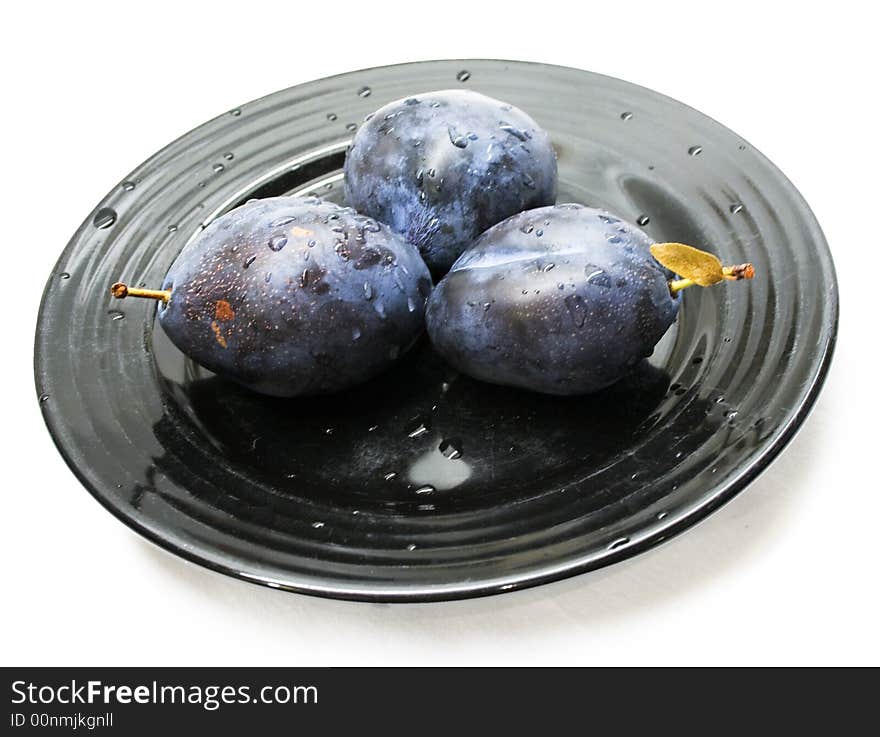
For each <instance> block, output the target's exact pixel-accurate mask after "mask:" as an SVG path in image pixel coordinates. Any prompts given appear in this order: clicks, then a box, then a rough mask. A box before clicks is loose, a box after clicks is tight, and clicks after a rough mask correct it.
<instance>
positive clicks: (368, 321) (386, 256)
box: [129, 197, 431, 397]
mask: <svg viewBox="0 0 880 737" xmlns="http://www.w3.org/2000/svg"><path fill="white" fill-rule="evenodd" d="M162 288H163V289H164V290H170V298H169V299H168V301H167V303H165V304H160V306H159V321H160V323H161V325H162V327H163V328H164V330H165V332H166V333H167V334H168V337H169V338H170V339H171V340H172V341H173V342H174V344H175V345H177V347H178V348H180V350H182V351H183V352H184V353H186V354H187V355H189V356H190V357H191V358H193V359H194V360H195V361H197V362H198V363H200V364H201V365H203V366H205V367H206V368H208V369H211V370H212V371H214V372H216V373H217V374H220V375H222V376H225V377H228V378H230V379H233V380H235V381H237V382H239V383H241V384H244V385H245V386H247V387H249V388H251V389H254V390H256V391H258V392H261V393H264V394H271V395H275V396H285V397H287V396H297V395H306V394H323V393H327V392H333V391H337V390H339V389H343V388H345V387H348V386H351V385H353V384H357V383H359V382H361V381H364V380H366V379H369V378H370V377H372V376H374V375H376V374H378V373H379V372H380V371H382V370H384V369H385V368H387V367H388V366H389V365H390V364H392V363H393V362H394V361H395V359H397V357H398V356H399V355H401V354H402V353H403V352H404V351H406V350H407V349H408V348H409V347H410V346H411V345H412V344H413V342H414V341H415V340H416V338H417V337H418V336H419V334H420V333H421V332H422V329H423V326H424V308H425V300H426V298H427V296H428V295H429V293H430V289H431V278H430V274H429V272H428V269H427V267H426V266H425V264H424V262H423V261H422V259H421V257H420V256H419V254H418V251H416V249H415V248H413V247H412V246H410V245H409V244H407V243H406V242H405V241H404V240H403V239H402V238H401V237H400V236H399V235H397V234H395V233H393V232H392V231H391V230H389V229H388V228H387V227H386V226H384V225H382V224H380V223H377V222H376V221H375V220H373V219H372V218H370V217H367V216H364V215H358V214H357V213H355V211H354V210H352V209H351V208H343V207H339V206H338V205H334V204H330V203H324V202H321V200H319V199H316V198H307V199H300V198H295V197H273V198H269V199H263V200H252V201H250V202H248V203H247V204H245V205H242V206H241V207H238V208H236V209H234V210H232V211H231V212H229V213H227V214H225V215H223V216H222V217H220V218H218V219H217V220H215V221H214V222H213V223H211V224H210V225H209V226H208V227H207V228H206V229H205V230H204V231H203V232H202V233H201V234H199V236H198V237H197V238H196V239H195V240H194V241H193V242H192V243H190V244H189V245H187V246H186V247H185V248H184V249H183V251H182V252H181V253H180V255H179V256H178V257H177V259H176V260H175V261H174V263H173V265H172V266H171V268H170V270H169V271H168V275H167V276H166V278H165V282H164V284H163V287H162ZM131 291H132V290H129V292H131Z"/></svg>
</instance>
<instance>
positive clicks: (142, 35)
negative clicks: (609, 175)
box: [0, 0, 880, 665]
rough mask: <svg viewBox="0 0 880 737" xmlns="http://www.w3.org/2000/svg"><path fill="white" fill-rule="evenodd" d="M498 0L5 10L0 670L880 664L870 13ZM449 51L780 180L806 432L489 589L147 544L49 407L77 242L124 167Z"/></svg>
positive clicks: (878, 202) (878, 196) (16, 6)
mask: <svg viewBox="0 0 880 737" xmlns="http://www.w3.org/2000/svg"><path fill="white" fill-rule="evenodd" d="M491 5H492V9H491V10H490V9H488V8H485V9H484V8H483V7H482V6H481V5H480V4H478V3H475V2H466V3H447V2H443V3H414V2H394V1H392V0H383V2H381V3H363V4H360V5H358V6H353V5H350V4H349V6H348V7H346V4H345V3H338V2H337V3H294V2H285V3H277V4H274V5H269V4H266V3H260V2H255V1H254V0H251V1H250V2H247V3H227V2H214V3H210V4H207V3H206V4H204V6H203V7H199V5H198V4H196V3H183V2H176V3H169V4H163V3H159V2H151V3H139V4H137V5H135V4H134V3H119V2H115V3H106V4H97V3H87V2H77V3H65V4H61V3H58V4H57V5H55V6H54V7H53V6H52V5H50V4H40V3H34V2H30V3H11V4H7V6H6V7H5V9H4V11H3V12H4V19H3V24H2V30H0V34H2V39H0V57H2V65H0V69H2V72H0V74H2V80H3V81H2V84H3V94H2V103H0V105H2V109H0V112H2V115H0V131H2V148H0V166H2V169H0V171H2V176H0V187H2V195H3V196H2V210H0V222H2V228H0V233H2V240H3V248H4V250H5V257H4V259H3V261H2V263H3V264H4V266H5V269H4V276H3V285H4V288H3V292H2V294H3V312H2V314H3V325H2V333H0V335H2V342H0V351H2V354H3V361H2V364H0V365H2V373H3V385H4V386H5V390H4V397H3V399H4V401H3V404H2V414H0V416H2V418H3V422H2V424H0V426H2V433H3V438H2V443H0V451H2V453H3V462H2V472H3V476H2V481H0V486H2V491H0V493H2V498H3V506H2V512H0V515H2V517H0V524H2V534H0V541H2V546H3V550H2V553H3V555H2V561H3V595H2V597H3V604H2V607H0V620H2V626H0V633H2V635H0V636H2V644H0V658H2V663H3V664H4V665H12V664H17V665H24V664H29V665H38V664H56V665H61V664H82V665H87V664H95V665H97V664H125V665H144V664H174V665H183V664H193V665H195V664H255V665H270V664H287V665H331V664H356V663H361V664H525V663H535V664H637V663H639V664H648V663H655V664H697V663H705V664H734V663H810V664H820V663H871V664H874V665H877V664H878V663H880V639H878V622H880V608H878V593H877V589H878V575H877V563H878V548H877V543H878V524H880V484H878V483H877V470H876V469H877V459H878V457H880V451H878V447H877V434H878V433H877V428H878V419H880V415H878V400H877V396H878V383H877V364H876V363H875V358H876V355H877V351H876V345H877V340H878V337H880V336H878V314H877V313H878V301H877V299H876V295H877V293H878V292H880V267H878V258H880V235H878V227H880V192H878V189H880V187H878V178H877V177H878V171H880V168H878V164H880V161H878V145H877V140H878V82H877V72H878V70H880V57H878V52H877V47H878V45H880V37H878V36H877V25H876V22H874V20H872V19H870V18H869V17H868V16H867V13H868V12H871V11H863V10H860V9H859V8H860V7H869V5H870V4H868V3H851V4H850V3H846V2H836V3H834V4H833V5H832V6H826V5H821V6H820V5H819V4H813V3H803V4H789V3H785V4H783V3H778V4H774V3H768V2H760V3H750V2H738V3H736V4H731V3H709V2H700V3H688V4H683V3H674V2H650V3H639V4H635V3H626V2H614V3H602V4H601V5H600V4H595V5H591V6H589V7H588V6H587V5H586V4H582V3H573V2H567V3H554V2H549V1H548V0H545V1H544V2H540V3H535V2H532V3H519V2H514V1H511V2H506V3H500V4H499V3H492V4H491ZM813 7H822V8H823V9H824V10H823V11H822V12H816V11H813V10H811V9H810V8H813ZM575 8H578V10H574V9H575ZM782 8H791V10H788V9H784V10H783V9H782ZM445 57H457V58H462V57H463V58H467V57H494V58H520V59H527V60H535V61H545V62H550V63H555V64H564V65H569V66H575V67H581V68H584V69H590V70H592V71H597V72H602V73H605V74H610V75H613V76H616V77H621V78H624V79H627V80H629V81H631V82H635V83H638V84H641V85H645V86H647V87H650V88H653V89H655V90H658V91H660V92H663V93H665V94H667V95H670V96H672V97H675V98H677V99H679V100H681V101H683V102H686V103H688V104H690V105H692V106H694V107H696V108H697V109H699V110H701V111H702V112H704V113H706V114H708V115H710V116H711V117H713V118H715V119H717V120H719V121H721V122H723V123H724V124H725V125H727V126H729V127H730V128H732V129H733V130H735V131H736V132H737V133H739V134H740V135H742V136H743V137H745V138H746V139H747V140H748V141H750V142H751V143H752V144H754V145H755V146H756V147H757V148H758V149H760V150H761V151H763V152H764V153H765V154H766V155H767V156H769V157H770V159H771V160H772V161H774V162H775V163H776V164H777V165H778V166H779V167H780V168H781V169H782V170H783V171H784V172H785V173H786V174H787V175H788V176H789V177H790V178H791V179H792V181H793V182H794V183H795V184H796V186H797V187H798V188H799V189H800V190H801V192H802V193H803V194H804V196H805V197H806V199H807V200H808V202H809V203H810V204H811V206H812V207H813V209H814V211H815V213H816V215H817V217H818V219H819V221H820V222H821V224H822V226H823V228H824V229H825V233H826V235H827V237H828V240H829V242H830V244H831V248H832V251H833V254H834V258H835V261H836V264H837V268H838V273H839V278H840V286H841V293H842V320H841V326H840V337H839V343H838V350H837V353H836V356H835V360H834V365H833V367H832V371H831V374H830V377H829V379H828V382H827V384H826V387H825V390H824V392H823V394H822V396H821V398H820V400H819V402H818V404H817V405H816V408H815V410H814V411H813V413H812V415H811V416H810V418H809V419H808V421H807V423H806V425H805V426H804V427H803V429H802V431H801V432H800V434H799V435H798V436H797V437H796V438H795V440H794V441H793V442H792V444H791V445H790V446H789V448H788V449H787V450H786V451H785V452H784V453H783V455H782V456H781V457H780V458H779V459H778V460H777V461H776V462H775V463H774V464H773V465H772V467H771V468H770V469H769V470H767V471H766V472H765V473H764V474H763V475H762V476H761V477H760V478H759V479H758V480H757V481H756V482H755V483H753V484H752V485H751V486H750V487H749V488H748V489H747V490H746V491H745V492H744V493H743V494H741V495H740V496H739V497H738V498H737V499H736V500H735V501H733V502H732V503H731V504H729V505H728V506H727V507H725V508H724V509H722V510H721V511H720V512H718V513H717V514H715V515H714V516H712V517H711V518H710V519H709V520H708V521H706V522H705V523H703V524H701V525H699V526H698V527H697V528H695V529H693V530H691V531H689V532H687V533H686V534H684V535H683V536H681V537H679V538H678V539H676V540H674V541H672V542H671V543H669V544H667V545H665V546H664V547H662V548H660V549H658V550H655V551H652V552H650V553H647V554H645V555H642V556H640V557H638V558H636V559H634V560H631V561H629V562H626V563H623V564H620V565H617V566H614V567H613V568H610V569H605V570H603V571H600V572H597V573H594V574H589V575H586V576H580V577H577V578H574V579H570V580H567V581H564V582H560V583H556V584H552V585H548V586H543V587H539V588H536V589H531V590H528V591H524V592H518V593H513V594H509V595H505V596H501V597H493V598H490V599H482V600H472V601H465V602H456V603H448V604H430V605H394V606H391V605H371V604H355V603H347V602H335V601H325V600H320V599H313V598H309V597H304V596H297V595H290V594H284V593H280V592H276V591H271V590H268V589H261V588H258V587H255V586H251V585H248V584H244V583H239V582H237V581H234V580H231V579H228V578H225V577H223V576H220V575H218V574H214V573H211V572H208V571H206V570H203V569H201V568H198V567H196V566H194V565H191V564H188V563H184V562H182V561H180V560H178V559H176V558H173V557H171V556H170V555H168V554H166V553H164V552H162V551H160V550H158V549H156V548H154V547H152V546H151V545H150V544H148V543H146V542H144V541H142V540H141V539H140V538H139V537H137V536H136V535H135V534H134V533H132V532H130V531H129V530H128V529H127V528H126V527H124V526H123V525H122V524H120V523H119V522H117V521H116V520H115V519H114V518H112V517H111V516H110V515H109V514H108V513H106V512H105V511H104V510H103V509H102V508H101V507H100V506H99V505H98V504H97V503H96V502H95V501H94V500H93V499H92V498H91V496H90V495H89V494H88V493H86V491H85V490H84V489H82V488H81V487H80V485H79V483H78V482H77V481H76V480H75V479H74V477H73V475H72V474H71V473H70V472H69V471H68V469H67V468H66V466H65V465H64V463H63V462H62V460H61V458H60V456H59V455H58V453H57V452H56V451H55V449H54V446H53V445H52V442H51V441H50V438H49V435H48V433H47V432H46V430H45V427H44V426H43V422H42V419H41V417H40V413H39V411H38V408H37V402H36V395H35V390H34V386H33V377H32V366H31V362H32V351H33V335H34V328H35V321H36V313H37V306H38V302H39V297H40V293H41V291H42V288H43V284H44V282H45V279H46V278H47V277H48V274H49V273H50V271H51V269H52V267H53V265H54V262H55V260H56V258H57V257H58V255H59V253H60V252H61V250H62V248H63V247H64V245H65V244H66V242H67V240H68V239H69V238H70V236H71V235H72V234H73V232H74V230H75V229H76V228H77V226H78V225H79V224H80V222H81V221H82V220H83V219H84V218H85V216H86V215H87V214H88V213H89V212H90V210H91V209H92V208H93V207H94V206H95V205H96V204H97V202H98V201H99V200H100V199H101V197H103V195H104V194H105V193H106V192H107V191H108V190H109V189H110V188H111V187H112V186H113V185H114V184H115V183H117V182H118V181H119V180H120V179H122V178H123V177H124V176H125V174H126V173H127V172H129V171H130V170H131V169H133V168H134V167H135V166H136V165H137V164H138V163H140V162H141V161H142V160H143V159H145V158H147V157H148V156H150V155H151V154H152V153H154V152H155V151H156V150H157V149H159V148H160V147H162V146H163V145H164V144H166V143H167V142H169V141H170V140H172V139H173V138H176V137H177V136H178V135H180V134H182V133H183V132H185V131H187V130H189V129H190V128H192V127H194V126H196V125H198V124H200V123H202V122H203V121H205V120H207V119H209V118H211V117H214V116H215V115H218V114H220V113H222V112H223V111H225V110H228V109H230V108H231V107H233V106H235V105H237V104H240V103H243V102H246V101H248V100H250V99H253V98H255V97H258V96H261V95H265V94H268V93H270V92H273V91H275V90H277V89H280V88H283V87H288V86H290V85H294V84H297V83H300V82H305V81H308V80H311V79H315V78H318V77H323V76H326V75H329V74H335V73H339V72H344V71H348V70H351V69H356V68H361V67H367V66H374V65H381V64H387V63H395V62H402V61H410V60H417V59H430V58H445Z"/></svg>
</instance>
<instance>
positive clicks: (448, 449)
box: [440, 438, 461, 461]
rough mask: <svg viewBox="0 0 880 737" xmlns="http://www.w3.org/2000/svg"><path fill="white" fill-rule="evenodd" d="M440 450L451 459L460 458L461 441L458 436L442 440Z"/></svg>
mask: <svg viewBox="0 0 880 737" xmlns="http://www.w3.org/2000/svg"><path fill="white" fill-rule="evenodd" d="M440 452H441V453H442V454H443V455H444V456H445V457H446V458H448V459H449V460H451V461H454V460H457V459H459V458H461V441H460V440H459V439H458V438H449V439H447V440H442V441H441V442H440Z"/></svg>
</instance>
